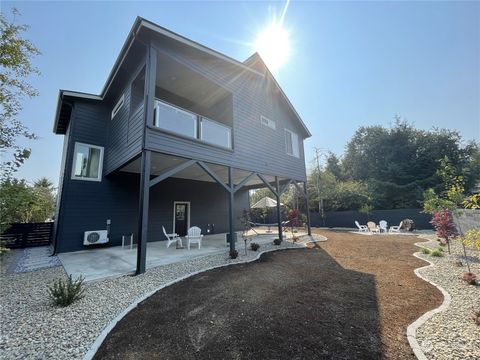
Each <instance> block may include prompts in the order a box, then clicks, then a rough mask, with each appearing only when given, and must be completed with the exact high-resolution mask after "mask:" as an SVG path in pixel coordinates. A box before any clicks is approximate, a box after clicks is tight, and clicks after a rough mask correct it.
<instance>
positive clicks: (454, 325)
mask: <svg viewBox="0 0 480 360" xmlns="http://www.w3.org/2000/svg"><path fill="white" fill-rule="evenodd" d="M424 238H425V239H426V240H429V241H428V242H427V243H419V245H421V246H423V247H426V248H429V249H433V248H437V247H439V246H438V242H437V241H436V240H434V239H435V238H436V237H435V236H430V237H424ZM451 252H452V254H451V255H448V252H447V249H446V248H445V256H444V257H433V256H429V255H425V254H421V253H418V254H417V255H419V257H421V258H423V259H428V260H429V261H431V262H432V263H433V264H434V266H431V267H428V268H425V269H421V270H419V273H420V274H421V275H422V276H424V277H426V278H427V279H429V280H431V281H433V282H435V283H436V284H438V285H439V286H441V287H442V288H443V289H445V290H446V291H447V292H448V293H449V294H450V295H451V297H452V301H451V304H450V306H449V307H448V309H447V310H446V311H444V312H441V313H438V314H436V315H434V316H433V317H432V318H431V319H430V320H428V321H427V322H426V323H425V324H423V325H422V326H420V328H419V329H418V330H417V334H416V335H417V340H418V342H419V344H420V346H421V348H422V350H423V352H424V353H425V355H426V356H427V358H429V359H459V360H460V359H461V360H467V359H471V360H475V359H480V327H479V326H477V325H475V324H474V322H473V321H472V320H471V318H470V315H471V313H472V309H477V310H480V286H472V285H467V284H466V283H465V282H464V281H462V280H461V276H462V274H463V273H464V272H467V271H468V270H467V267H466V265H464V266H457V265H456V264H455V263H456V262H457V261H459V260H460V261H462V262H463V263H464V264H465V260H464V258H463V256H462V254H463V249H462V245H461V244H460V243H459V242H458V241H455V242H452V244H451ZM473 252H474V251H472V250H471V251H470V254H472V253H473ZM476 255H477V257H476V262H474V263H471V265H470V266H471V270H472V272H474V273H476V274H477V276H478V275H480V263H479V260H478V256H479V254H478V251H477V252H476ZM471 260H475V259H474V258H471Z"/></svg>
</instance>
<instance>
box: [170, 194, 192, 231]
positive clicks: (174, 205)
mask: <svg viewBox="0 0 480 360" xmlns="http://www.w3.org/2000/svg"><path fill="white" fill-rule="evenodd" d="M177 204H188V210H187V218H188V219H187V231H188V229H190V201H174V202H173V227H172V229H173V231H172V232H173V233H174V234H175V216H176V214H175V209H176V207H177Z"/></svg>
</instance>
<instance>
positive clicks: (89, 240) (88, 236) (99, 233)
mask: <svg viewBox="0 0 480 360" xmlns="http://www.w3.org/2000/svg"><path fill="white" fill-rule="evenodd" d="M107 242H108V231H107V230H96V231H85V235H84V237H83V245H96V244H105V243H107Z"/></svg>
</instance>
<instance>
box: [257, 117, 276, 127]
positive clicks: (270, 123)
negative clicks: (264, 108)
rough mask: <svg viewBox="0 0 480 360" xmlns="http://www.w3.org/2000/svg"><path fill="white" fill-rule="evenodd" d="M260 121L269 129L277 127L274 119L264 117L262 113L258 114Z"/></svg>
mask: <svg viewBox="0 0 480 360" xmlns="http://www.w3.org/2000/svg"><path fill="white" fill-rule="evenodd" d="M260 123H261V124H262V125H264V126H267V127H269V128H270V129H273V130H275V129H276V128H277V127H276V124H275V121H273V120H270V119H269V118H266V117H265V116H263V115H262V116H260Z"/></svg>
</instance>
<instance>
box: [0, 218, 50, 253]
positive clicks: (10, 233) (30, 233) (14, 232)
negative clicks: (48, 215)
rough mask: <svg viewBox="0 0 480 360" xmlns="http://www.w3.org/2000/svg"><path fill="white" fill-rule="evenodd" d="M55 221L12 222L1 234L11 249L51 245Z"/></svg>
mask: <svg viewBox="0 0 480 360" xmlns="http://www.w3.org/2000/svg"><path fill="white" fill-rule="evenodd" d="M52 234H53V222H44V223H28V224H11V225H10V227H9V228H8V229H7V230H6V231H4V232H3V233H2V234H1V235H0V241H2V243H4V244H3V246H6V247H7V248H10V249H23V248H26V247H33V246H45V245H49V244H50V242H51V240H52Z"/></svg>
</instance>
